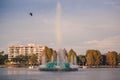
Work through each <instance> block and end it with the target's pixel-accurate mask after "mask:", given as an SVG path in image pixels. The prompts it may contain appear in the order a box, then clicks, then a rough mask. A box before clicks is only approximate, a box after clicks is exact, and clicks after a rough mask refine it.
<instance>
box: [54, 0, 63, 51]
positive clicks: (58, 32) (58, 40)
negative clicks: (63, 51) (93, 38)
mask: <svg viewBox="0 0 120 80" xmlns="http://www.w3.org/2000/svg"><path fill="white" fill-rule="evenodd" d="M55 23H56V46H57V49H59V48H61V44H62V31H61V4H60V1H58V3H57V8H56V22H55Z"/></svg>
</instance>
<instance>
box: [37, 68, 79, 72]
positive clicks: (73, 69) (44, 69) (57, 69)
mask: <svg viewBox="0 0 120 80" xmlns="http://www.w3.org/2000/svg"><path fill="white" fill-rule="evenodd" d="M39 70H40V71H78V68H64V69H60V68H39Z"/></svg>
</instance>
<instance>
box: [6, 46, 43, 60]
mask: <svg viewBox="0 0 120 80" xmlns="http://www.w3.org/2000/svg"><path fill="white" fill-rule="evenodd" d="M44 49H45V46H39V45H34V44H28V45H26V46H24V45H19V46H10V47H9V48H8V59H9V60H11V59H12V58H14V57H16V56H18V55H24V56H29V55H31V54H36V55H37V56H38V58H39V56H40V55H41V53H42V51H43V50H44Z"/></svg>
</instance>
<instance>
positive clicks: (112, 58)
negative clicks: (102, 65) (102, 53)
mask: <svg viewBox="0 0 120 80" xmlns="http://www.w3.org/2000/svg"><path fill="white" fill-rule="evenodd" d="M106 59H107V63H108V64H109V65H110V66H111V67H114V66H115V65H116V64H117V52H115V51H112V52H108V53H107V54H106Z"/></svg>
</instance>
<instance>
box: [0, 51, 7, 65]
mask: <svg viewBox="0 0 120 80" xmlns="http://www.w3.org/2000/svg"><path fill="white" fill-rule="evenodd" d="M6 60H8V54H4V51H1V52H0V65H3V64H5V61H6Z"/></svg>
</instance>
